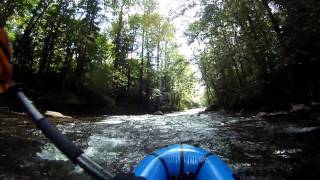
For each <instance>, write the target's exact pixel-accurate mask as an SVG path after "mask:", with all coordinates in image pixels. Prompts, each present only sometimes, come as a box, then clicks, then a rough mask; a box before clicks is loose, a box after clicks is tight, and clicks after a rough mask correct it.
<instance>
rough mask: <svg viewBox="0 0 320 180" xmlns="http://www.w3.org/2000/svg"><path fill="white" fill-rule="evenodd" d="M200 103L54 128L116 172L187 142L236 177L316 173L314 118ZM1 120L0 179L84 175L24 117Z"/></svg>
mask: <svg viewBox="0 0 320 180" xmlns="http://www.w3.org/2000/svg"><path fill="white" fill-rule="evenodd" d="M199 111H200V110H199V109H198V110H192V111H187V112H182V113H173V114H167V115H164V116H156V115H140V116H102V117H91V118H85V119H84V118H83V119H80V120H76V122H74V123H59V125H58V128H59V129H60V130H61V131H62V132H63V133H64V134H66V135H67V136H68V137H69V138H70V139H72V140H73V141H74V142H76V143H77V144H78V145H79V146H80V147H82V148H83V149H84V151H85V153H86V154H87V155H88V156H89V157H91V158H92V159H94V160H95V161H96V162H98V163H99V164H101V165H102V166H103V167H105V168H108V169H110V170H111V171H113V172H114V173H119V172H123V173H127V172H130V171H132V170H133V169H134V167H135V166H136V165H137V163H138V162H139V161H140V160H141V159H142V158H143V157H144V156H145V155H147V154H149V153H151V152H152V151H154V150H156V149H158V148H161V147H164V146H166V145H171V144H176V143H186V144H190V145H194V146H199V147H202V148H204V149H207V150H209V151H212V152H214V153H216V154H217V155H219V156H220V157H221V158H222V159H223V160H225V161H226V162H227V163H228V164H229V165H230V166H231V168H232V169H233V170H234V172H235V173H236V174H237V175H238V176H239V177H240V179H305V178H307V179H308V178H312V177H319V176H316V175H319V172H320V152H319V149H320V144H319V143H318V137H319V135H320V128H319V125H317V124H313V123H309V124H306V123H303V122H306V121H307V120H304V119H300V120H299V121H297V120H296V119H295V120H293V119H272V120H254V118H251V117H236V116H232V115H230V114H223V113H219V112H215V113H209V114H198V112H199ZM0 125H1V131H0V135H1V136H0V141H1V142H0V148H1V151H0V160H1V165H0V173H1V174H0V179H2V178H17V179H19V178H20V179H21V178H23V179H90V178H89V177H88V176H87V175H85V174H84V173H83V172H82V170H81V168H79V167H74V166H73V165H72V164H71V163H70V162H69V161H67V159H66V157H65V156H64V155H62V154H61V153H60V152H59V151H58V150H57V149H56V148H55V147H53V145H51V144H49V143H48V141H47V140H46V139H45V138H44V137H43V136H42V135H41V134H40V133H39V132H38V131H37V130H35V129H34V126H32V125H31V124H29V123H28V120H27V119H26V118H25V117H23V116H17V115H10V114H1V124H0Z"/></svg>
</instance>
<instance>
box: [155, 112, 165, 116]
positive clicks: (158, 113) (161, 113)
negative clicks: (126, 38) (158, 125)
mask: <svg viewBox="0 0 320 180" xmlns="http://www.w3.org/2000/svg"><path fill="white" fill-rule="evenodd" d="M153 115H161V116H162V115H164V114H163V112H162V111H156V112H155V113H153Z"/></svg>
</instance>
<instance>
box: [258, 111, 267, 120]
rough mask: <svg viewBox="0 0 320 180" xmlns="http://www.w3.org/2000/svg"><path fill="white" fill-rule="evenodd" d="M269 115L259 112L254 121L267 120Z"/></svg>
mask: <svg viewBox="0 0 320 180" xmlns="http://www.w3.org/2000/svg"><path fill="white" fill-rule="evenodd" d="M269 114H270V113H268V112H259V113H258V114H257V115H256V116H255V119H264V118H267V117H269Z"/></svg>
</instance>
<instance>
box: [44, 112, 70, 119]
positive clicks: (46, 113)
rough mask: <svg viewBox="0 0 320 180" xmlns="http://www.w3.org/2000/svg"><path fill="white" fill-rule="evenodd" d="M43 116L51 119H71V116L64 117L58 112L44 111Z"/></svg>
mask: <svg viewBox="0 0 320 180" xmlns="http://www.w3.org/2000/svg"><path fill="white" fill-rule="evenodd" d="M44 115H46V116H48V117H53V118H67V119H71V118H72V117H71V116H66V115H63V114H61V113H59V112H55V111H46V112H45V113H44Z"/></svg>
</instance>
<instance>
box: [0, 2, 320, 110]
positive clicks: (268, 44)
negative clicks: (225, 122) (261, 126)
mask: <svg viewBox="0 0 320 180" xmlns="http://www.w3.org/2000/svg"><path fill="white" fill-rule="evenodd" d="M160 3H163V2H162V1H156V0H2V1H1V5H0V10H1V11H0V12H1V24H0V25H1V26H4V27H5V29H6V30H7V31H8V33H9V36H10V39H11V41H12V42H13V48H14V50H15V53H14V57H15V59H16V61H15V64H16V67H15V75H16V79H18V80H19V81H21V82H23V83H25V84H26V86H28V88H30V89H31V90H36V92H37V93H39V94H40V95H37V96H36V97H42V98H46V101H45V102H55V101H56V99H62V101H63V102H64V103H65V104H68V103H69V104H70V105H71V106H72V105H75V104H77V105H79V104H82V105H83V106H88V103H89V105H92V106H102V105H103V104H105V105H106V106H108V107H114V106H116V105H120V104H122V105H128V104H139V105H140V106H139V107H140V109H141V107H143V106H144V107H148V108H147V109H149V110H152V111H156V110H163V111H165V110H181V109H186V108H192V107H196V106H199V104H198V103H197V102H195V101H194V99H195V96H196V94H197V93H199V91H200V90H199V88H198V89H197V88H196V87H199V86H196V85H197V83H199V82H197V77H196V75H195V74H196V72H195V71H194V70H193V69H194V68H193V66H192V63H196V64H197V65H198V66H199V71H200V73H201V76H202V82H203V84H204V87H205V89H206V90H205V92H206V93H205V94H206V96H205V99H206V101H207V104H208V105H210V104H215V105H219V106H224V107H236V108H237V107H240V108H241V107H248V108H258V107H261V106H279V107H283V106H286V105H288V104H289V103H311V102H313V101H320V94H319V92H320V79H319V78H320V74H319V73H320V71H319V70H318V69H319V67H320V63H319V57H320V54H319V52H320V51H319V49H320V36H319V35H318V32H319V31H320V20H319V19H320V2H319V1H317V0H305V1H300V0H291V1H286V0H245V1H240V0H224V1H222V0H209V1H207V0H198V1H196V0H188V1H178V0H177V1H175V2H174V3H175V4H177V3H180V4H179V6H178V8H177V9H172V10H170V13H171V15H172V16H170V17H169V16H165V15H163V14H161V13H159V4H160ZM192 9H197V10H198V13H197V18H194V19H190V24H189V26H188V27H187V28H186V29H185V36H186V37H187V38H188V41H189V44H190V46H191V45H192V46H193V47H196V48H195V51H194V52H195V53H194V55H193V58H192V60H193V61H192V63H191V62H190V60H188V59H187V58H186V54H189V52H181V51H180V49H181V48H179V43H178V42H177V27H176V24H174V21H173V19H174V18H176V17H179V16H186V15H188V13H190V10H192ZM168 11H169V9H168ZM57 92H58V93H57ZM37 93H36V94H37ZM56 95H57V96H58V97H59V98H57V96H56ZM53 97H54V98H53ZM73 97H74V98H73ZM81 99H84V100H83V101H82V100H81ZM49 104H50V103H49ZM55 104H56V107H60V105H61V103H60V102H59V103H55Z"/></svg>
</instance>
